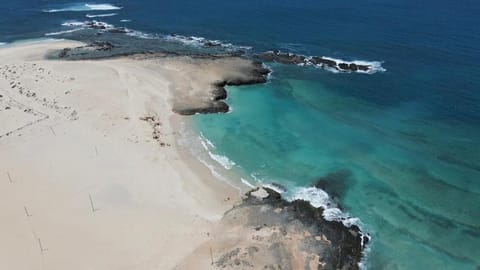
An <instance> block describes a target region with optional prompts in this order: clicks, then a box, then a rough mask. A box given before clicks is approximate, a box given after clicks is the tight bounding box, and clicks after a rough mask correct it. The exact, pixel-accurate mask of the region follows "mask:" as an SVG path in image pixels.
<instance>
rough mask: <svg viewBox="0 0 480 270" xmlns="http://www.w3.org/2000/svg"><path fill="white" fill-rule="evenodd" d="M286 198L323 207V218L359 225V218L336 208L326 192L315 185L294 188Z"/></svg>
mask: <svg viewBox="0 0 480 270" xmlns="http://www.w3.org/2000/svg"><path fill="white" fill-rule="evenodd" d="M288 200H290V201H294V200H304V201H308V202H310V204H311V205H312V206H313V207H317V208H319V207H321V208H323V209H324V211H323V218H325V219H326V220H328V221H339V222H342V224H343V225H344V226H345V227H348V228H350V227H351V226H353V225H356V226H359V227H360V219H358V218H356V217H351V216H349V215H348V214H347V213H345V212H343V211H342V210H340V208H338V205H337V204H336V203H335V202H334V201H333V200H332V199H331V198H330V196H329V195H328V193H326V192H325V191H323V190H321V189H319V188H316V187H301V188H297V189H296V190H294V192H293V194H291V196H289V197H288Z"/></svg>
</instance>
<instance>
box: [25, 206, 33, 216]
mask: <svg viewBox="0 0 480 270" xmlns="http://www.w3.org/2000/svg"><path fill="white" fill-rule="evenodd" d="M23 209H25V214H27V217H31V216H32V215H30V213H29V212H28V209H27V207H26V206H24V207H23Z"/></svg>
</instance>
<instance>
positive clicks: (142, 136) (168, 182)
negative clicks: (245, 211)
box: [0, 41, 239, 270]
mask: <svg viewBox="0 0 480 270" xmlns="http://www.w3.org/2000/svg"><path fill="white" fill-rule="evenodd" d="M74 45H76V44H75V43H73V42H66V41H55V42H40V43H32V44H23V45H15V46H11V47H8V48H1V49H0V95H2V96H3V97H0V198H1V200H0V222H1V230H0V269H6V270H7V269H8V270H21V269H25V270H35V269H49V270H54V269H61V270H66V269H68V270H74V269H82V270H83V269H173V268H175V266H177V265H178V264H179V263H181V262H182V261H185V258H186V257H188V256H189V254H190V253H191V252H192V251H194V250H195V249H197V248H198V247H200V246H202V245H204V244H205V243H206V242H207V241H208V239H209V235H208V233H209V232H210V230H211V229H212V228H213V226H214V223H215V222H216V221H218V220H219V219H220V218H221V217H222V215H223V213H224V212H225V211H226V210H228V209H229V208H231V207H232V202H234V201H238V198H239V196H238V191H237V190H236V189H234V188H232V187H230V186H229V185H227V184H226V183H223V182H221V181H218V180H216V179H214V178H213V177H212V176H211V175H210V173H209V172H208V170H206V169H205V168H203V167H202V166H199V164H197V163H196V160H194V159H193V158H189V157H188V156H186V155H185V154H184V153H181V151H182V149H180V148H179V146H177V144H176V133H177V132H178V131H179V130H178V123H179V119H180V118H181V117H180V116H176V115H174V114H173V113H172V111H171V101H172V100H173V98H172V93H175V91H179V90H178V89H180V88H179V87H174V86H175V82H174V81H175V80H177V81H182V78H183V77H182V76H184V74H183V75H182V73H181V68H179V67H182V64H181V62H175V60H172V59H170V60H168V61H167V60H165V61H163V62H162V61H161V60H156V61H148V60H145V61H135V60H129V59H117V60H103V61H78V62H68V61H51V60H43V55H44V54H45V53H46V52H47V50H49V49H52V48H57V49H61V48H64V47H68V46H74ZM188 68H191V67H190V66H188ZM187 77H188V76H187ZM183 83H186V82H185V81H184V80H183ZM13 85H15V87H13ZM192 85H193V86H194V87H193V88H195V89H196V87H195V84H192ZM177 86H178V85H177ZM169 87H170V89H175V91H169ZM20 90H21V91H20ZM20 92H21V93H20ZM33 93H34V94H33ZM177 94H178V93H177ZM6 107H9V109H6ZM145 116H153V117H155V120H154V121H153V122H151V123H149V122H148V121H142V120H139V118H140V117H145ZM154 123H160V124H159V125H157V126H156V127H155V129H156V130H157V132H156V134H157V135H158V136H159V138H158V140H155V139H153V138H152V132H153V131H154V128H153V127H152V125H154ZM161 143H163V144H164V146H162V145H161ZM192 168H195V170H194V169H192ZM90 197H91V199H92V201H93V207H94V209H93V211H92V205H91V202H90ZM227 197H230V198H232V199H231V200H226V198H227ZM201 261H203V265H199V266H198V267H197V268H196V269H211V266H209V264H208V263H207V262H208V261H209V260H208V259H207V260H205V258H202V260H201ZM177 268H178V269H180V268H182V267H177Z"/></svg>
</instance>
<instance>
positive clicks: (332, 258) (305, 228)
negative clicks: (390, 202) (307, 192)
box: [207, 187, 367, 270]
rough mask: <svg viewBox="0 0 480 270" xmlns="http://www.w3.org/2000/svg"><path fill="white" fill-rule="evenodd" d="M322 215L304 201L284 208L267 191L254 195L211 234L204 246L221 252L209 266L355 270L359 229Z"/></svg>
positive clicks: (282, 202) (359, 253)
mask: <svg viewBox="0 0 480 270" xmlns="http://www.w3.org/2000/svg"><path fill="white" fill-rule="evenodd" d="M322 214H323V209H322V208H315V207H313V206H312V205H311V204H310V203H309V202H307V201H302V200H296V201H293V202H288V201H286V200H284V199H283V198H282V196H281V194H279V193H278V192H276V191H274V190H272V189H269V188H265V187H264V188H257V189H255V190H252V191H250V192H248V193H247V194H246V197H245V198H244V199H243V201H242V203H241V204H240V205H238V206H236V207H234V208H233V209H231V210H230V211H228V212H227V213H226V214H225V216H224V217H223V219H222V221H221V224H222V225H221V226H220V227H219V228H218V229H217V230H216V231H214V232H213V235H212V240H211V241H210V242H209V243H207V245H208V246H210V247H211V246H213V247H216V248H215V250H221V252H218V251H217V253H216V254H214V255H212V257H213V258H212V263H213V265H214V266H215V267H216V268H217V269H283V270H285V269H291V270H295V269H308V270H318V269H325V270H337V269H341V270H347V269H348V270H350V269H353V270H356V269H359V262H360V261H361V259H362V251H363V246H362V233H361V231H360V229H359V228H358V227H357V226H351V227H349V228H347V227H345V226H344V225H343V224H342V223H341V222H337V221H328V220H326V219H325V218H323V216H322ZM366 241H367V240H365V239H364V240H363V242H364V243H366ZM225 243H232V244H231V245H227V246H226V245H225Z"/></svg>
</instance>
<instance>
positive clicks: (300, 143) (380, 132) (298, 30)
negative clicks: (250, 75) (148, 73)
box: [0, 0, 480, 270]
mask: <svg viewBox="0 0 480 270" xmlns="http://www.w3.org/2000/svg"><path fill="white" fill-rule="evenodd" d="M92 20H95V21H97V22H103V23H105V24H106V25H109V26H115V27H125V28H126V29H129V32H128V34H126V35H124V36H125V39H126V38H127V36H128V38H130V39H139V40H147V41H148V42H149V46H158V47H162V46H170V45H172V44H173V45H175V46H177V47H178V48H183V49H185V50H192V51H195V50H199V49H200V48H201V47H204V45H205V43H206V42H214V43H215V44H220V46H218V47H219V48H221V49H223V50H226V51H229V50H237V49H241V50H243V51H245V52H246V55H247V57H248V56H249V55H254V54H256V53H259V52H264V51H268V50H280V51H282V52H288V53H294V54H299V55H304V56H324V57H330V58H334V59H342V60H344V61H356V62H358V63H368V64H371V65H374V66H375V67H376V68H375V69H374V70H372V72H368V73H358V72H339V71H336V70H332V69H330V70H328V69H322V68H318V67H316V66H311V65H284V64H278V63H265V64H266V65H267V66H268V67H269V68H270V69H271V70H272V71H273V72H272V73H271V75H270V77H269V80H268V82H267V83H266V84H257V85H249V86H231V87H228V88H227V91H228V99H227V102H228V104H229V105H230V106H231V110H230V112H228V113H225V114H208V115H195V116H192V117H190V125H191V126H192V127H191V128H192V130H193V131H192V132H191V133H189V135H188V138H187V139H186V141H189V143H192V144H197V145H200V147H197V148H194V147H192V149H196V150H195V154H196V155H197V156H198V157H199V159H201V160H202V162H204V163H205V164H206V165H207V166H209V167H210V168H211V170H212V172H214V175H216V176H217V177H218V178H224V179H226V178H228V181H231V182H232V183H234V184H236V185H244V186H261V185H264V186H268V187H272V188H275V189H277V190H279V191H280V192H282V196H284V198H286V199H288V200H295V199H304V200H309V201H310V202H311V203H312V205H314V206H316V207H323V208H325V211H324V216H325V218H327V219H331V220H340V221H342V222H343V223H344V224H345V225H346V226H351V225H352V224H356V225H357V226H360V227H361V228H362V231H363V232H364V233H366V234H369V235H370V237H371V240H370V241H369V243H368V244H367V245H366V249H365V258H364V260H363V261H362V262H361V266H362V268H364V269H452V270H453V269H456V270H458V269H471V270H478V269H480V2H479V1H478V0H462V1H458V2H456V1H451V0H435V1H433V0H423V1H418V0H362V1H353V0H275V1H273V0H242V1H225V0H223V1H222V0H175V1H166V0H119V1H115V2H108V1H107V2H105V1H97V2H74V1H65V0H58V1H48V0H6V1H2V4H1V6H0V46H9V44H14V43H16V42H20V41H25V40H37V39H52V38H53V39H60V38H71V39H82V35H83V34H82V33H83V32H84V27H85V21H92ZM175 46H172V47H170V50H172V48H173V49H174V48H177V47H175ZM0 64H1V59H0ZM186 136H187V135H186Z"/></svg>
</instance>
